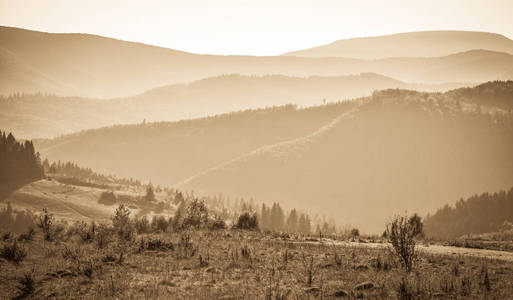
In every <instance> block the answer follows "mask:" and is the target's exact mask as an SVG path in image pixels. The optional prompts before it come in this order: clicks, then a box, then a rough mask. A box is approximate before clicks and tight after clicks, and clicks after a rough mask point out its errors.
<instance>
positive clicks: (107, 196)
mask: <svg viewBox="0 0 513 300" xmlns="http://www.w3.org/2000/svg"><path fill="white" fill-rule="evenodd" d="M117 200H118V199H117V198H116V195H114V192H112V191H109V192H103V193H101V195H100V198H98V203H100V204H103V205H105V206H111V205H114V204H116V202H117Z"/></svg>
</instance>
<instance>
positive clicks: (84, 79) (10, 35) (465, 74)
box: [0, 27, 513, 98]
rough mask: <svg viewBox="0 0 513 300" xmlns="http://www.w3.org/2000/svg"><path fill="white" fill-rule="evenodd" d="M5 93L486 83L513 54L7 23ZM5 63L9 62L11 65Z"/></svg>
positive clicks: (2, 48)
mask: <svg viewBox="0 0 513 300" xmlns="http://www.w3.org/2000/svg"><path fill="white" fill-rule="evenodd" d="M0 66H2V68H0V79H2V80H1V81H0V95H8V94H12V93H16V92H25V93H27V92H29V93H37V92H41V93H51V94H57V95H61V96H83V97H96V98H97V97H99V98H112V97H129V96H133V95H135V94H140V93H143V92H145V91H147V90H149V89H153V88H156V87H159V86H164V85H169V84H185V83H189V82H192V81H196V80H200V79H204V78H208V77H213V76H220V75H225V74H241V75H260V76H261V75H269V74H281V75H284V76H294V77H306V76H344V75H351V74H360V73H368V72H372V73H378V74H382V75H384V76H388V77H392V78H395V79H398V80H401V81H406V82H417V83H447V82H464V83H480V82H485V81H490V80H496V79H513V78H508V77H509V76H510V75H509V74H511V73H510V72H511V70H513V55H510V54H507V53H502V52H497V51H489V50H481V51H479V50H475V51H474V50H472V51H470V50H469V51H466V52H462V53H458V54H451V55H450V56H437V57H431V58H412V57H407V58H387V59H380V60H361V59H355V58H341V57H337V58H324V57H293V56H267V57H257V56H219V55H199V54H193V53H187V52H182V51H176V50H172V49H166V48H162V47H155V46H150V45H145V44H141V43H134V42H126V41H120V40H116V39H111V38H106V37H100V36H95V35H88V34H55V33H43V32H37V31H30V30H24V29H19V28H12V27H0ZM4 66H5V67H4Z"/></svg>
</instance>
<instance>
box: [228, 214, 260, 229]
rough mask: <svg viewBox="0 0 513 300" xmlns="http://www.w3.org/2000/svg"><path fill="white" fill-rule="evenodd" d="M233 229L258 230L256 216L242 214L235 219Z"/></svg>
mask: <svg viewBox="0 0 513 300" xmlns="http://www.w3.org/2000/svg"><path fill="white" fill-rule="evenodd" d="M234 228H236V229H243V230H257V229H258V218H257V215H256V214H250V213H247V212H246V213H243V214H242V215H240V216H239V218H238V219H237V223H236V224H235V226H234Z"/></svg>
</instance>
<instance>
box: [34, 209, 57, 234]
mask: <svg viewBox="0 0 513 300" xmlns="http://www.w3.org/2000/svg"><path fill="white" fill-rule="evenodd" d="M53 222H54V216H53V214H51V213H49V212H48V209H47V208H43V213H41V214H40V215H39V216H38V219H37V226H38V227H39V228H41V230H42V231H43V235H44V239H45V240H47V241H51V240H52V238H53V235H52V234H53V232H52V231H53V227H52V225H53Z"/></svg>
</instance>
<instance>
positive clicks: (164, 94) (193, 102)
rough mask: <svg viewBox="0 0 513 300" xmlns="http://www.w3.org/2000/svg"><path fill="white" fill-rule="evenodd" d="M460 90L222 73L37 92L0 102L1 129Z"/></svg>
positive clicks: (55, 131) (75, 127)
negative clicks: (93, 95) (89, 90)
mask: <svg viewBox="0 0 513 300" xmlns="http://www.w3.org/2000/svg"><path fill="white" fill-rule="evenodd" d="M462 86H467V85H466V84H460V83H452V84H440V85H421V84H409V83H405V82H402V81H398V80H395V79H392V78H389V77H386V76H382V75H378V74H374V73H365V74H360V75H351V76H338V77H318V76H316V77H308V78H299V77H287V76H283V75H269V76H242V75H224V76H217V77H211V78H206V79H202V80H198V81H194V82H192V83H190V84H174V85H167V86H163V87H160V88H156V89H153V90H150V91H148V92H145V93H143V94H140V95H137V96H134V97H129V98H120V99H110V100H99V99H90V98H79V97H56V96H44V95H39V94H35V95H24V96H20V97H11V98H5V99H1V98H0V128H4V129H6V130H10V131H12V132H14V133H15V134H17V135H18V136H20V137H23V138H47V137H55V136H58V135H62V134H67V133H71V132H74V131H79V130H85V129H91V128H98V127H104V126H109V125H115V124H129V123H139V122H141V121H142V120H146V121H148V122H152V121H153V122H154V121H177V120H181V119H191V118H198V117H205V116H209V115H216V114H222V113H227V112H231V111H239V110H244V109H251V108H264V107H271V106H277V105H278V106H279V105H285V104H296V105H300V106H312V105H319V104H322V103H323V102H334V101H341V100H345V99H351V98H358V97H363V96H369V95H371V94H372V92H373V91H375V90H380V89H386V88H403V89H416V90H423V91H446V90H449V89H452V88H456V87H462Z"/></svg>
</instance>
